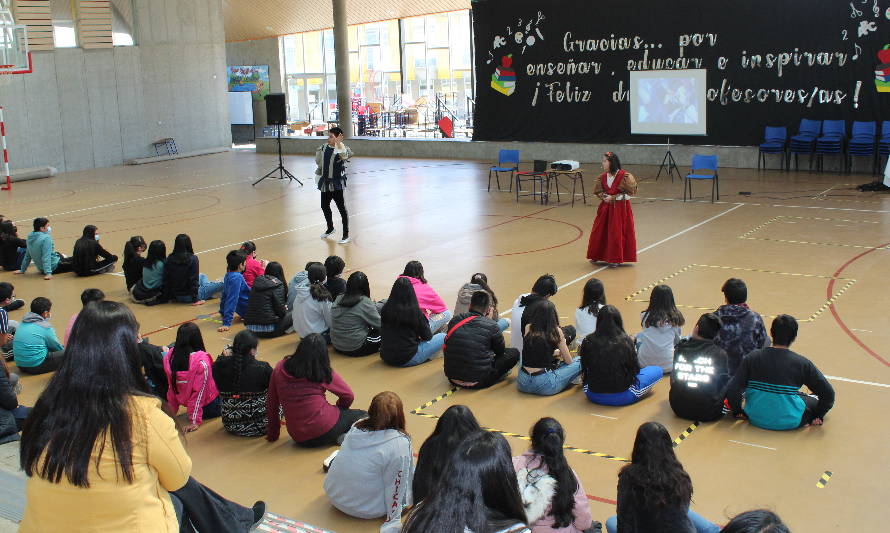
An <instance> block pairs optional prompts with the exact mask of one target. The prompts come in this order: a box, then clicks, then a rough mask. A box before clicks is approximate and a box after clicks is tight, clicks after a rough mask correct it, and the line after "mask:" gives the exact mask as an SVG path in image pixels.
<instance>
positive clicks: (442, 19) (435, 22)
mask: <svg viewBox="0 0 890 533" xmlns="http://www.w3.org/2000/svg"><path fill="white" fill-rule="evenodd" d="M426 30H427V32H426V35H427V39H426V45H427V46H428V47H430V48H435V47H439V46H443V47H447V46H448V14H447V13H443V14H439V15H427V17H426Z"/></svg>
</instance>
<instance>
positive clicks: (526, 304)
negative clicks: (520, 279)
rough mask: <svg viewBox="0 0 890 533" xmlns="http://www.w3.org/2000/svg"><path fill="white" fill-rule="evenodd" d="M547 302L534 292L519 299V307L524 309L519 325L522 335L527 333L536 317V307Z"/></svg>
mask: <svg viewBox="0 0 890 533" xmlns="http://www.w3.org/2000/svg"><path fill="white" fill-rule="evenodd" d="M546 301H547V298H544V297H543V296H541V295H540V294H535V293H533V292H532V293H529V294H526V295H525V296H523V297H522V298H520V299H519V305H520V306H521V307H522V308H523V310H522V320H520V323H519V326H520V328H519V331H520V332H522V333H524V332H525V326H527V325H528V323H529V321H530V320H531V317H532V316H533V315H534V312H533V311H532V310H533V309H534V307H535V306H536V305H538V304H540V303H543V302H546ZM523 348H524V346H523Z"/></svg>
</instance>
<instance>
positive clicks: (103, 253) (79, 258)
mask: <svg viewBox="0 0 890 533" xmlns="http://www.w3.org/2000/svg"><path fill="white" fill-rule="evenodd" d="M97 257H101V258H102V260H101V261H99V260H97V259H96V258H97ZM116 262H117V256H116V255H113V254H112V253H110V252H109V251H108V250H106V249H105V248H102V245H101V244H99V241H97V240H96V239H91V238H89V237H81V238H79V239H77V242H75V243H74V254H73V255H72V256H71V268H72V270H74V273H75V274H77V275H78V276H95V275H96V274H101V273H102V272H103V271H105V269H106V268H108V267H109V266H111V265H113V264H115V263H116Z"/></svg>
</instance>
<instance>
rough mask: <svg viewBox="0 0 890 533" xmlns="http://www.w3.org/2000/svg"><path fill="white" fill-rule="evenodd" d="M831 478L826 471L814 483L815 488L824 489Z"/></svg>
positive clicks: (829, 471)
mask: <svg viewBox="0 0 890 533" xmlns="http://www.w3.org/2000/svg"><path fill="white" fill-rule="evenodd" d="M831 476H832V472H831V470H826V471H825V472H824V473H823V474H822V475H821V476H819V481H817V482H816V488H818V489H824V488H825V485H828V480H829V479H831Z"/></svg>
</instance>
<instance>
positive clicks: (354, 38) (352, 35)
mask: <svg viewBox="0 0 890 533" xmlns="http://www.w3.org/2000/svg"><path fill="white" fill-rule="evenodd" d="M346 33H347V34H349V51H350V52H358V26H350V27H349V28H348V29H347V30H346Z"/></svg>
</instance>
